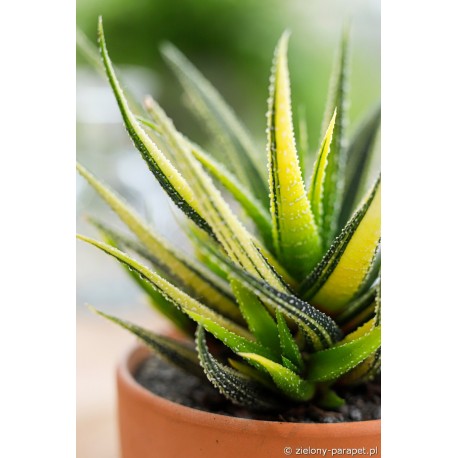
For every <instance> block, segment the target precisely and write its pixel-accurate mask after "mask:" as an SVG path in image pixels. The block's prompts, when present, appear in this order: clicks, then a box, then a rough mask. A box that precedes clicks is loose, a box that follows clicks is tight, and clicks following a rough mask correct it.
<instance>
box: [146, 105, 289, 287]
mask: <svg viewBox="0 0 458 458" xmlns="http://www.w3.org/2000/svg"><path fill="white" fill-rule="evenodd" d="M147 110H148V112H149V113H151V114H152V115H153V117H154V118H155V119H156V120H157V122H158V123H159V127H160V129H161V132H162V135H163V136H164V137H165V139H166V140H167V141H168V143H169V144H170V145H171V147H172V148H173V150H174V154H175V155H176V160H177V161H178V162H180V163H181V164H182V170H183V173H186V178H187V180H188V181H189V182H190V183H191V184H192V187H193V191H194V194H195V196H196V198H197V199H198V201H199V205H200V209H201V211H202V214H203V215H204V217H205V220H206V221H207V222H208V224H209V225H210V227H211V229H212V232H213V233H214V234H215V236H216V239H217V240H218V241H219V243H220V244H221V246H222V247H223V249H224V251H225V253H226V254H227V255H228V256H229V258H230V259H232V260H233V261H234V262H236V263H237V264H239V265H240V266H242V267H243V268H244V269H246V270H247V271H249V272H252V273H253V274H254V275H258V276H259V277H260V278H262V279H264V280H265V281H267V282H268V283H269V284H272V285H275V286H276V287H277V288H279V289H286V285H285V284H284V283H283V281H282V279H281V277H280V276H279V274H278V273H277V272H276V271H275V270H274V269H273V268H272V266H271V265H270V264H269V263H268V261H267V260H266V258H265V257H264V256H263V255H262V253H261V252H260V249H259V246H260V244H259V243H258V242H257V241H256V240H255V239H254V237H253V235H252V234H250V233H249V232H248V230H247V229H246V228H245V227H244V226H243V224H242V223H241V222H240V220H239V219H238V218H237V217H236V216H235V214H234V213H233V211H232V209H231V208H230V206H229V204H228V203H227V202H226V201H225V200H224V198H223V196H222V195H221V192H220V191H219V189H218V188H217V187H216V186H215V185H214V183H213V181H212V180H211V178H210V176H209V175H208V174H207V173H206V172H205V170H204V169H203V167H202V165H201V164H200V163H199V161H197V159H195V158H194V156H193V155H192V152H191V148H190V146H189V143H188V142H187V141H186V139H185V138H184V137H183V135H182V134H181V133H180V132H178V131H177V130H176V129H175V126H174V125H173V122H172V121H171V120H170V119H169V118H168V117H167V116H166V114H165V113H164V111H163V110H162V109H161V107H160V106H159V105H158V104H157V103H156V102H155V101H154V100H153V99H148V105H147Z"/></svg>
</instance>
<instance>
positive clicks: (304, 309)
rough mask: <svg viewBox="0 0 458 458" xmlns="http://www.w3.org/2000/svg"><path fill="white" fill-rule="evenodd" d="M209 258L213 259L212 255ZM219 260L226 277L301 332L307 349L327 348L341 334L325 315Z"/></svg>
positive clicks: (296, 298)
mask: <svg viewBox="0 0 458 458" xmlns="http://www.w3.org/2000/svg"><path fill="white" fill-rule="evenodd" d="M213 255H214V256H217V254H216V253H213ZM219 260H220V261H221V263H222V265H224V267H225V269H226V270H227V271H228V273H229V274H230V275H232V276H233V277H234V278H237V280H239V281H240V282H241V283H243V284H244V285H246V286H247V287H248V288H251V289H252V291H253V292H254V293H255V294H256V295H257V296H258V297H259V298H260V299H261V301H262V302H263V303H264V304H266V305H271V306H272V307H273V308H274V309H279V310H280V311H281V312H282V313H283V314H284V315H286V317H288V318H289V319H291V320H293V321H294V322H295V323H296V324H297V325H299V327H300V328H301V329H303V330H304V333H305V338H306V343H305V345H306V347H307V349H309V350H319V349H322V348H328V347H330V346H332V345H333V343H334V342H336V341H337V340H339V338H340V336H341V332H340V330H339V328H338V326H337V324H336V323H335V322H334V321H333V320H332V319H331V318H330V317H329V316H328V315H326V314H325V313H322V312H320V311H319V310H317V309H316V308H315V307H313V306H311V305H310V304H308V303H307V302H304V301H303V300H301V299H299V298H298V297H296V296H293V295H292V294H290V293H284V292H282V291H279V290H277V289H275V288H273V287H272V286H270V285H269V284H267V283H266V282H263V281H261V280H259V279H258V278H256V277H254V276H253V275H251V274H249V273H248V272H246V271H244V270H243V269H241V268H239V267H238V266H236V265H234V264H233V263H231V262H230V261H228V260H227V259H225V258H224V257H222V256H220V257H219Z"/></svg>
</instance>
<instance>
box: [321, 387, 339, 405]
mask: <svg viewBox="0 0 458 458" xmlns="http://www.w3.org/2000/svg"><path fill="white" fill-rule="evenodd" d="M316 403H317V405H319V406H320V407H322V408H323V409H337V408H339V407H341V406H343V405H344V404H345V399H342V398H341V397H340V396H339V395H338V394H337V393H336V392H335V391H334V390H332V389H331V388H329V387H324V388H323V389H322V390H321V392H320V394H319V396H318V399H317V400H316Z"/></svg>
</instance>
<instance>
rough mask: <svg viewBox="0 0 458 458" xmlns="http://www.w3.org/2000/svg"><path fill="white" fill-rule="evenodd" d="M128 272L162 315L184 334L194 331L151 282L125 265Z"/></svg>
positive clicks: (106, 234)
mask: <svg viewBox="0 0 458 458" xmlns="http://www.w3.org/2000/svg"><path fill="white" fill-rule="evenodd" d="M99 231H100V233H101V235H102V238H103V240H104V241H105V242H106V243H107V244H109V245H111V246H113V247H115V248H118V249H119V246H118V245H117V243H116V241H115V239H114V238H113V237H112V236H111V235H110V233H109V232H107V231H106V230H104V229H103V228H101V227H99ZM123 267H124V268H125V270H126V272H127V274H128V275H129V276H130V277H131V278H132V279H133V280H134V282H135V283H136V284H137V285H138V286H139V287H140V288H141V289H142V291H143V292H144V293H145V294H146V296H147V298H148V299H149V303H150V304H151V306H152V307H153V308H154V309H156V310H157V311H158V312H159V313H161V315H163V316H165V317H166V318H168V319H169V320H170V321H171V322H172V323H173V324H174V325H175V326H176V327H177V328H178V329H180V330H181V331H182V332H183V333H184V334H190V333H193V332H194V329H193V326H192V324H193V322H192V321H191V320H190V319H189V318H188V317H187V316H186V314H184V313H183V312H182V311H181V310H179V309H178V308H177V307H176V306H175V304H173V303H172V302H170V301H169V300H167V299H166V298H165V297H164V296H163V295H162V294H160V293H159V292H158V291H157V290H155V289H154V288H153V287H152V286H151V284H150V283H149V282H147V281H146V280H144V279H143V278H142V277H141V276H140V275H138V274H137V273H136V272H133V271H132V270H130V269H129V268H128V267H127V266H126V265H123Z"/></svg>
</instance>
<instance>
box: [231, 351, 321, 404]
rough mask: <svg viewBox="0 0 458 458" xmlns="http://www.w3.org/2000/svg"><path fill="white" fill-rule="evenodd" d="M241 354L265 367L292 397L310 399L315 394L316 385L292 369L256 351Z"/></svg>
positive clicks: (275, 381) (282, 389) (279, 386)
mask: <svg viewBox="0 0 458 458" xmlns="http://www.w3.org/2000/svg"><path fill="white" fill-rule="evenodd" d="M239 356H241V357H242V358H245V359H246V360H248V361H252V362H256V363H258V364H260V365H261V366H262V367H264V368H265V369H266V370H267V372H269V374H270V376H271V377H272V380H273V381H274V383H275V385H277V387H278V388H279V390H281V391H282V393H284V394H285V395H286V396H288V397H289V398H290V399H292V400H294V401H309V400H310V399H311V398H312V397H313V395H314V394H315V385H314V384H313V383H310V382H308V381H306V380H304V379H302V378H301V377H299V376H298V375H297V374H296V373H295V372H293V371H292V370H291V369H288V368H287V367H284V366H282V365H281V364H278V363H276V362H274V361H271V360H269V359H267V358H264V357H263V356H260V355H257V354H255V353H239Z"/></svg>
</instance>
